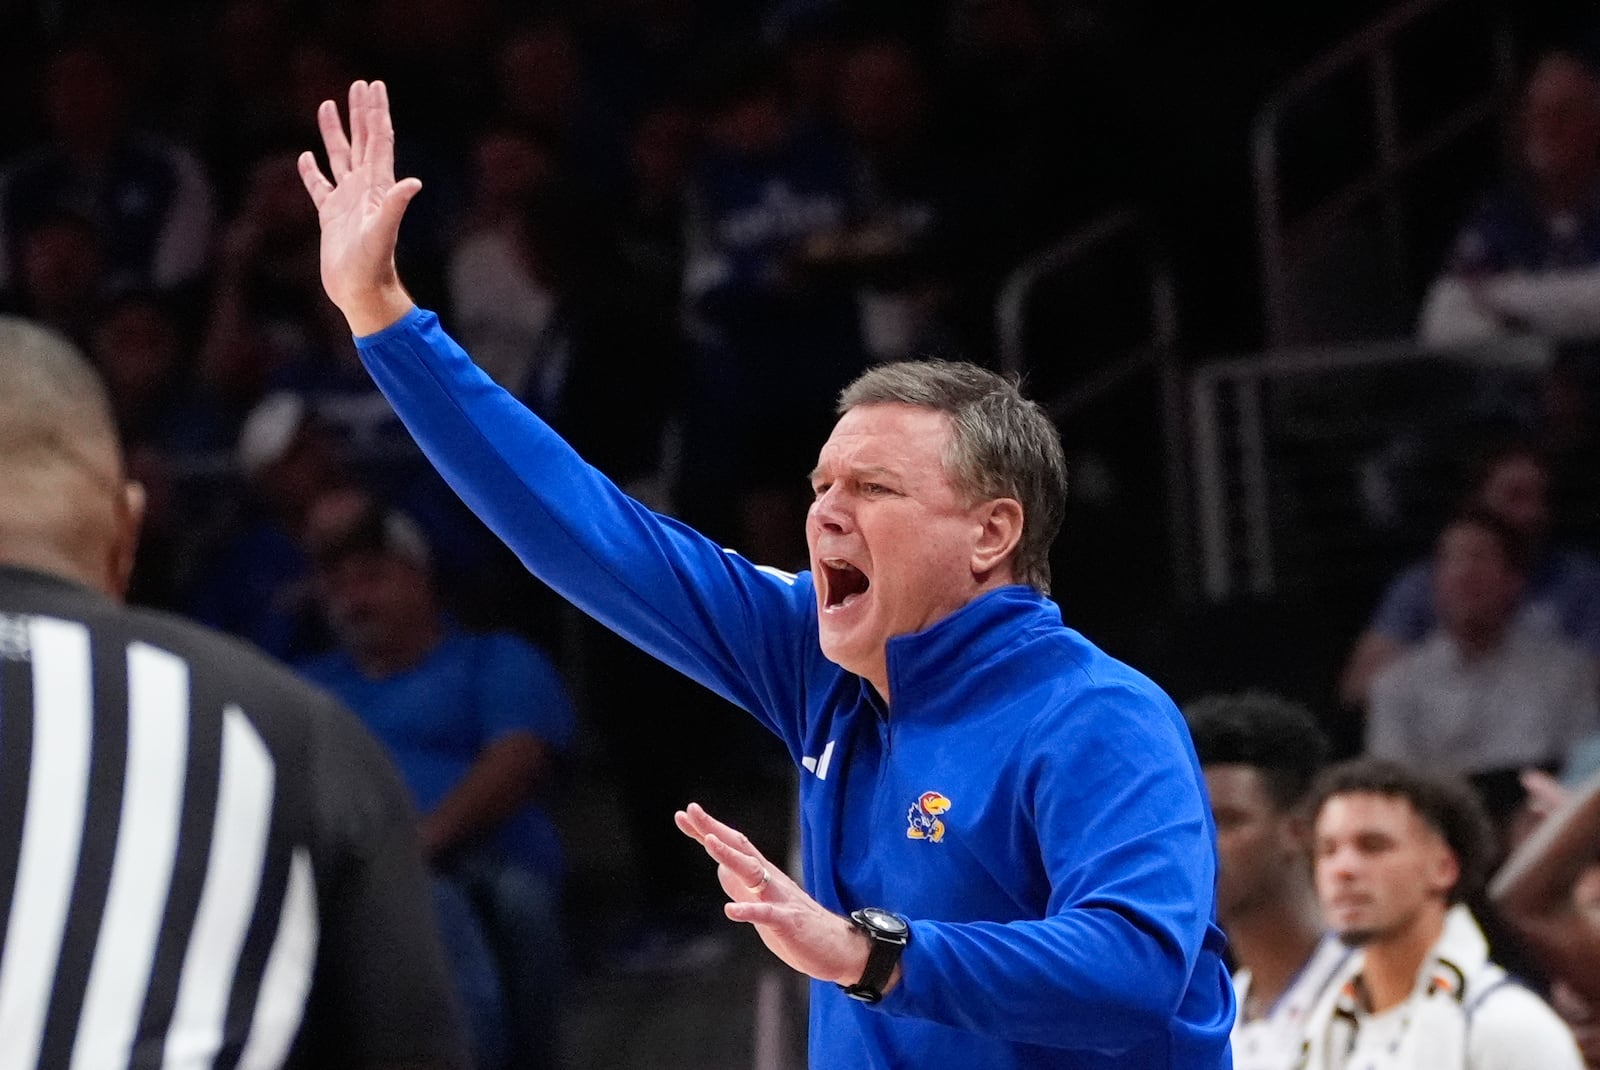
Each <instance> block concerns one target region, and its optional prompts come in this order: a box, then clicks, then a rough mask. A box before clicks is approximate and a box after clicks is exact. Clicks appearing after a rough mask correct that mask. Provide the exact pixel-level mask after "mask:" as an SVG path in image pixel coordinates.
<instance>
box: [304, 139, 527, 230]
mask: <svg viewBox="0 0 1600 1070" xmlns="http://www.w3.org/2000/svg"><path fill="white" fill-rule="evenodd" d="M472 160H473V168H474V174H473V181H474V183H475V185H476V187H477V197H478V204H479V206H480V207H481V208H482V209H484V210H485V211H489V212H502V211H512V210H517V209H520V208H521V207H522V206H523V205H524V204H526V203H527V200H528V198H529V197H531V196H533V194H534V192H535V191H536V190H538V189H540V188H541V187H544V186H548V185H549V184H550V182H551V180H552V179H553V178H554V177H555V163H554V161H553V160H551V158H550V153H549V152H548V151H547V150H546V149H545V148H544V147H543V146H541V145H540V144H538V143H537V142H535V141H534V140H533V139H532V138H529V137H526V136H524V135H522V134H519V133H517V132H516V131H514V130H491V131H489V132H487V133H485V134H484V135H483V136H481V137H480V138H478V140H477V143H476V144H475V145H474V146H473V151H472ZM302 199H303V198H302Z"/></svg>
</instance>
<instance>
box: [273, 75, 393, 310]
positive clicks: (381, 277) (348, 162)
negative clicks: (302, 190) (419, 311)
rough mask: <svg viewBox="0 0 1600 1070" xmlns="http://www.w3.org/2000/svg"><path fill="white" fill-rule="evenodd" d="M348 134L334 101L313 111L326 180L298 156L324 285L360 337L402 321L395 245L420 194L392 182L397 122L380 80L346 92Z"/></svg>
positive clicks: (353, 86) (355, 85)
mask: <svg viewBox="0 0 1600 1070" xmlns="http://www.w3.org/2000/svg"><path fill="white" fill-rule="evenodd" d="M349 111H350V131H349V135H348V136H346V133H345V129H344V125H343V123H341V122H340V120H339V106H338V105H337V104H335V103H334V102H333V101H331V100H325V101H323V102H322V106H321V107H319V108H318V109H317V126H318V128H319V129H320V130H321V131H322V144H323V147H324V148H326V149H327V152H328V169H329V171H330V172H331V175H324V174H323V173H322V171H321V170H320V169H318V167H317V162H316V158H315V157H314V156H312V154H311V153H309V152H303V153H301V154H300V159H299V161H298V164H299V168H300V180H301V181H302V182H304V183H305V187H306V192H307V193H309V194H311V203H312V204H314V205H316V208H317V220H318V223H319V224H320V225H321V227H322V287H323V289H324V290H326V291H327V293H328V297H329V298H330V299H331V300H332V301H333V303H334V304H335V305H337V306H339V310H340V311H341V312H343V313H344V315H345V319H346V320H348V321H349V323H350V330H351V331H352V332H353V333H355V334H358V335H362V334H371V333H373V332H374V331H379V330H382V329H383V328H384V327H387V326H389V324H391V323H393V322H394V321H395V320H398V319H399V318H400V317H401V316H403V315H405V314H406V312H407V311H409V310H410V308H411V298H410V297H409V296H408V295H407V294H406V292H405V288H404V287H402V286H401V285H400V278H399V275H398V274H397V273H396V271H395V266H394V249H395V242H396V240H397V239H398V237H399V234H400V219H401V217H402V216H404V215H405V210H406V205H407V204H408V203H410V201H411V198H412V197H415V196H416V195H417V192H418V191H419V190H421V189H422V183H421V182H420V181H419V180H417V179H415V178H405V179H401V180H400V181H398V182H396V181H395V177H394V122H393V120H392V119H391V118H390V115H389V91H388V89H387V87H385V86H384V84H383V83H382V82H372V83H371V84H368V83H367V82H353V83H352V84H351V86H350V109H349Z"/></svg>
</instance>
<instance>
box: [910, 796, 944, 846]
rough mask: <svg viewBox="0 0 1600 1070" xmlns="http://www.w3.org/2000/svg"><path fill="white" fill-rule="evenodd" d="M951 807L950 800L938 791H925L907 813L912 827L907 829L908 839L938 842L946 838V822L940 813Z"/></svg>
mask: <svg viewBox="0 0 1600 1070" xmlns="http://www.w3.org/2000/svg"><path fill="white" fill-rule="evenodd" d="M949 809H950V800H949V799H947V798H945V797H944V796H943V795H940V794H939V793H938V792H937V791H925V792H923V793H922V794H921V795H920V796H919V797H918V798H917V801H916V802H914V803H912V804H911V812H910V813H909V814H907V815H906V820H907V822H909V823H910V825H911V827H910V828H908V829H906V839H908V840H927V841H929V842H930V843H938V842H939V841H940V840H942V839H944V822H943V821H940V820H939V815H940V814H942V813H944V812H945V811H947V810H949Z"/></svg>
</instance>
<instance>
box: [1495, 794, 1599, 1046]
mask: <svg viewBox="0 0 1600 1070" xmlns="http://www.w3.org/2000/svg"><path fill="white" fill-rule="evenodd" d="M1528 782H1529V796H1530V799H1535V800H1538V805H1537V807H1536V810H1537V813H1538V820H1539V824H1538V826H1537V827H1536V828H1535V829H1533V831H1532V834H1531V835H1530V836H1529V837H1528V839H1527V840H1526V841H1525V842H1524V843H1523V844H1522V845H1521V846H1520V847H1518V848H1517V850H1516V852H1515V853H1514V854H1512V856H1511V857H1510V858H1509V859H1507V861H1506V864H1505V865H1504V866H1503V867H1502V868H1501V870H1500V872H1499V873H1498V874H1497V875H1496V876H1495V879H1494V883H1493V884H1492V885H1491V886H1490V889H1489V894H1490V897H1491V898H1492V899H1493V900H1494V903H1495V905H1496V906H1497V907H1498V908H1499V909H1500V912H1501V913H1502V915H1504V917H1505V920H1506V921H1507V922H1508V923H1509V924H1510V925H1511V926H1512V928H1513V929H1515V930H1516V931H1517V933H1518V934H1519V935H1520V936H1521V937H1522V938H1523V939H1524V940H1525V941H1527V943H1528V945H1529V946H1530V947H1531V948H1532V950H1533V952H1534V953H1535V954H1536V955H1537V956H1538V958H1539V959H1540V960H1541V962H1542V963H1543V965H1544V967H1545V969H1546V970H1547V971H1548V973H1549V974H1550V976H1551V977H1552V978H1553V981H1552V984H1551V1002H1552V1004H1553V1006H1554V1007H1555V1008H1556V1010H1557V1011H1558V1012H1559V1013H1560V1014H1561V1015H1562V1017H1564V1018H1565V1019H1566V1020H1567V1022H1568V1024H1569V1025H1571V1026H1572V1028H1573V1033H1574V1035H1575V1036H1576V1037H1577V1040H1578V1046H1579V1048H1580V1049H1581V1050H1582V1051H1583V1054H1584V1058H1585V1059H1586V1060H1587V1061H1588V1064H1589V1066H1590V1067H1600V1020H1597V1017H1596V1008H1600V968H1597V967H1596V963H1600V774H1590V776H1589V777H1588V778H1587V779H1586V780H1585V782H1584V783H1582V784H1581V785H1579V786H1577V788H1576V790H1568V789H1566V788H1564V787H1562V786H1561V785H1560V784H1559V783H1558V782H1556V781H1555V780H1553V779H1552V778H1550V777H1549V776H1547V775H1545V774H1544V773H1540V772H1537V771H1535V772H1530V773H1529V774H1528Z"/></svg>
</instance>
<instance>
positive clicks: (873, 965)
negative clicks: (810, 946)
mask: <svg viewBox="0 0 1600 1070" xmlns="http://www.w3.org/2000/svg"><path fill="white" fill-rule="evenodd" d="M850 920H851V922H853V923H854V924H855V927H856V928H858V929H860V930H861V931H862V932H864V933H866V934H867V937H868V939H870V940H871V941H872V950H870V951H869V952H868V953H867V968H866V969H865V970H863V971H861V980H859V981H857V982H856V983H855V984H853V985H840V986H839V987H840V988H842V989H844V994H845V995H847V996H849V997H850V998H851V999H858V1000H860V1001H861V1002H863V1003H876V1002H878V1001H879V1000H881V999H882V998H883V990H884V988H886V987H887V986H888V984H889V978H890V977H893V976H894V968H895V967H896V966H897V965H899V964H900V953H901V952H902V951H904V950H905V948H906V944H907V943H909V942H910V940H911V927H910V926H909V925H907V924H906V921H905V919H904V918H902V917H900V916H899V915H897V914H891V913H889V912H888V911H887V910H880V909H878V908H877V907H866V908H864V909H862V910H857V911H856V912H854V913H853V914H851V915H850Z"/></svg>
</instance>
